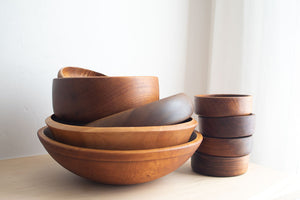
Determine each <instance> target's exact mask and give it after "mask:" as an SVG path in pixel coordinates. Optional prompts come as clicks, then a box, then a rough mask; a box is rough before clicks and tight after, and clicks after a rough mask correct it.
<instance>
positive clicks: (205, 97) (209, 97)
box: [194, 94, 252, 99]
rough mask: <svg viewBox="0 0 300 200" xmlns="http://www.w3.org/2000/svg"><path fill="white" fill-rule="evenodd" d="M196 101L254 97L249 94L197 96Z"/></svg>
mask: <svg viewBox="0 0 300 200" xmlns="http://www.w3.org/2000/svg"><path fill="white" fill-rule="evenodd" d="M194 97H195V99H232V98H234V99H236V98H238V99H244V98H252V95H249V94H200V95H195V96H194Z"/></svg>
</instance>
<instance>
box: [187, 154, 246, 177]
mask: <svg viewBox="0 0 300 200" xmlns="http://www.w3.org/2000/svg"><path fill="white" fill-rule="evenodd" d="M249 157H250V156H249V155H246V156H241V157H219V156H209V155H205V154H201V153H198V152H196V153H195V154H194V155H193V156H192V159H191V165H192V169H193V171H194V172H196V173H199V174H203V175H208V176H217V177H229V176H238V175H241V174H244V173H246V172H247V170H248V163H249Z"/></svg>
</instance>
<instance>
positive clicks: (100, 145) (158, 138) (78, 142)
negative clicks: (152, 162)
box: [46, 115, 197, 150]
mask: <svg viewBox="0 0 300 200" xmlns="http://www.w3.org/2000/svg"><path fill="white" fill-rule="evenodd" d="M46 124H47V125H48V126H49V128H50V130H51V132H52V133H53V137H54V139H55V140H56V141H59V142H62V143H65V144H70V145H74V146H79V147H86V148H95V149H111V150H112V149H114V150H129V149H131V150H133V149H135V150H137V149H151V148H160V147H168V146H174V145H180V144H183V143H185V142H187V141H188V140H189V138H190V136H191V134H192V132H193V130H194V129H195V127H196V126H197V121H196V120H194V119H192V118H190V119H188V120H186V121H184V122H182V123H178V124H174V125H166V126H141V127H86V126H77V125H69V124H64V123H61V122H60V121H58V120H57V119H56V118H55V116H54V115H52V116H50V117H48V118H47V119H46Z"/></svg>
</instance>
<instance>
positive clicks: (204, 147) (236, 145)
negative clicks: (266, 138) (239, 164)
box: [197, 136, 252, 157]
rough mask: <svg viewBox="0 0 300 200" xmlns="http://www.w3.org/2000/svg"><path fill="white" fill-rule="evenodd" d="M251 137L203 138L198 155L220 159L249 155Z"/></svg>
mask: <svg viewBox="0 0 300 200" xmlns="http://www.w3.org/2000/svg"><path fill="white" fill-rule="evenodd" d="M251 150H252V136H248V137H242V138H211V137H203V142H202V144H201V146H200V147H199V149H198V150H197V151H198V152H199V153H203V154H206V155H211V156H221V157H240V156H245V155H248V154H250V153H251Z"/></svg>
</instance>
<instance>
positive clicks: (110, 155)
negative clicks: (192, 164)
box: [37, 126, 203, 162]
mask: <svg viewBox="0 0 300 200" xmlns="http://www.w3.org/2000/svg"><path fill="white" fill-rule="evenodd" d="M45 130H49V131H50V128H49V127H47V126H44V127H42V128H40V129H39V130H38V133H37V135H38V137H39V139H40V141H41V142H42V144H43V146H48V145H50V146H51V147H52V148H51V150H52V153H53V152H55V153H56V154H61V155H64V156H68V157H73V158H76V159H79V158H80V159H82V160H90V161H92V160H94V161H113V162H128V161H129V162H130V161H147V160H160V159H165V158H172V157H178V156H179V155H186V154H190V153H191V152H186V149H188V148H191V147H195V151H196V150H197V149H198V147H199V145H200V143H201V142H202V140H203V136H202V134H201V133H199V132H198V131H194V132H193V133H192V134H196V137H195V138H193V139H192V140H191V141H189V142H186V143H183V144H180V145H174V146H169V147H161V148H154V149H142V150H107V149H91V148H85V147H77V146H72V145H69V144H64V143H61V142H58V141H56V140H54V139H52V138H50V137H48V136H47V135H46V134H45ZM44 143H46V144H44ZM197 145H198V146H197ZM53 147H54V148H53ZM45 148H46V147H45ZM46 150H47V151H48V149H47V148H46ZM74 151H76V152H77V154H76V155H74V153H73V152H74ZM174 151H180V153H178V152H177V153H176V154H175V153H174V154H172V152H174ZM86 154H88V155H89V156H88V157H87V156H86ZM99 154H101V155H102V157H101V156H99ZM141 155H143V156H141ZM115 156H117V158H118V159H114V157H115ZM127 156H133V157H130V158H127ZM157 157H159V158H157Z"/></svg>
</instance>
